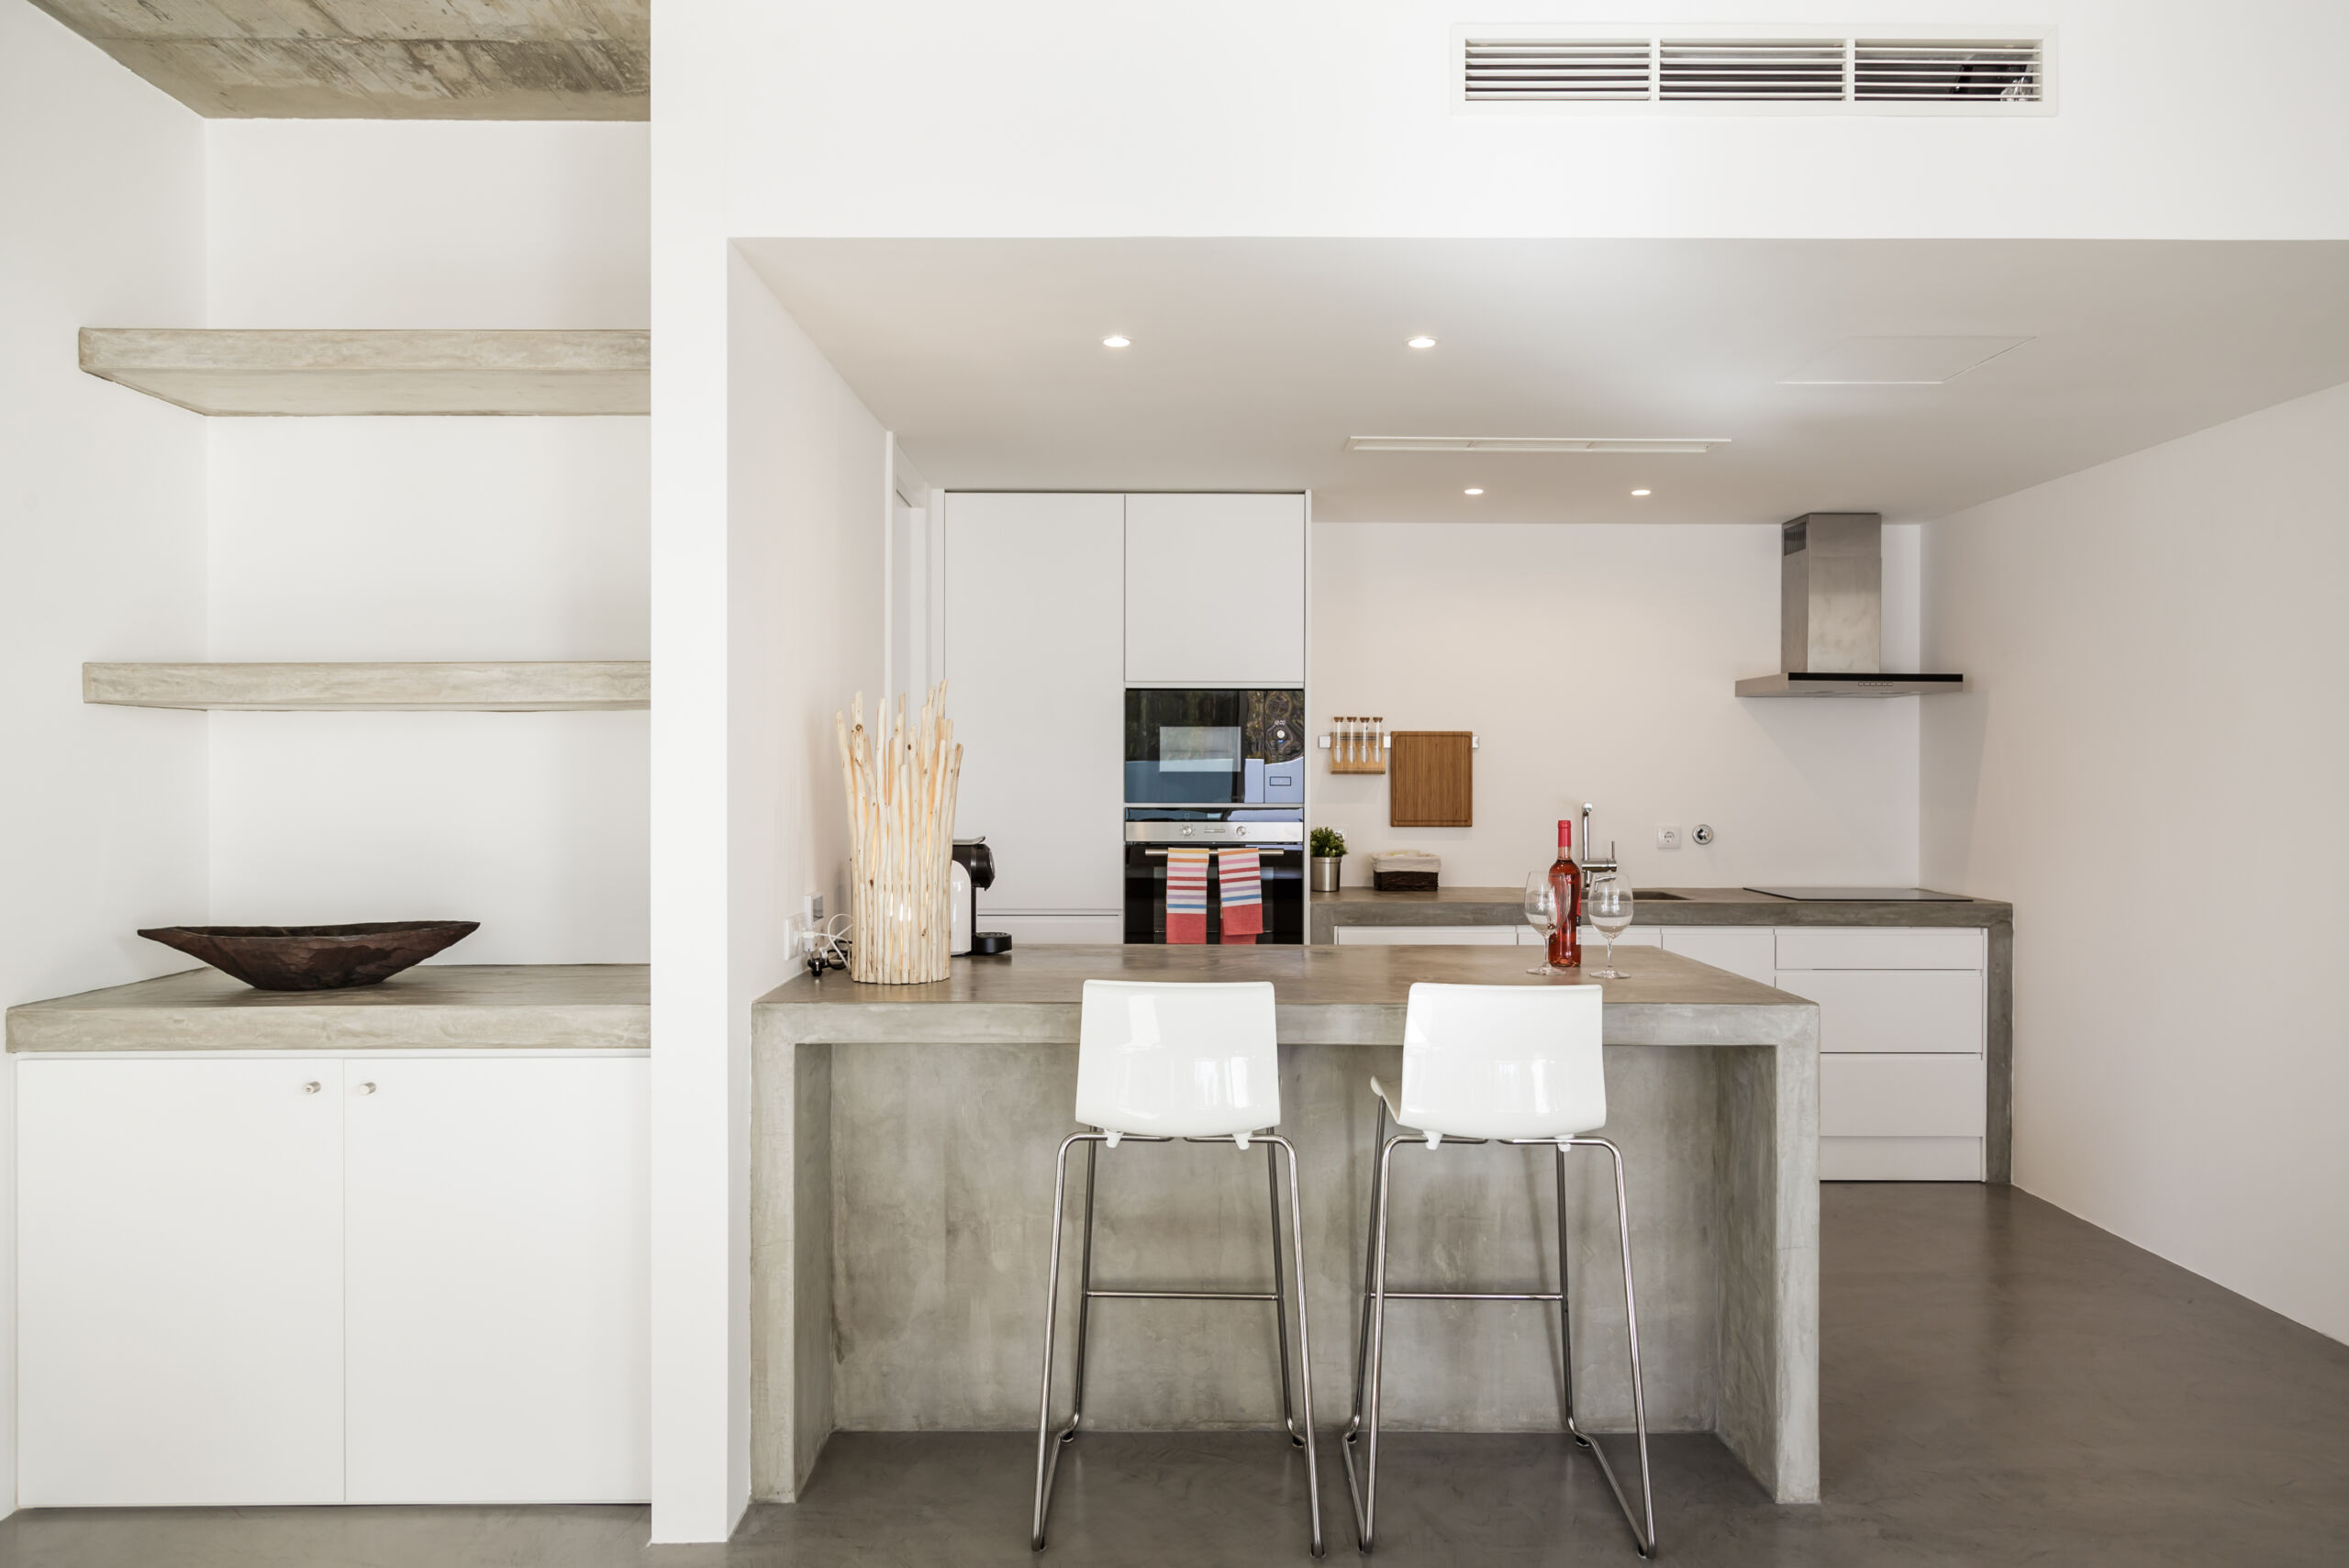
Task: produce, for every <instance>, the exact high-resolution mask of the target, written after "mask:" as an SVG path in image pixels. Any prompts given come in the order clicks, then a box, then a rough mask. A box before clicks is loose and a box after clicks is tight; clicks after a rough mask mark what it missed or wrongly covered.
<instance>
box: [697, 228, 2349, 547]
mask: <svg viewBox="0 0 2349 1568" xmlns="http://www.w3.org/2000/svg"><path fill="white" fill-rule="evenodd" d="M741 246H742V249H743V250H744V252H745V253H746V254H747V255H748V257H749V258H750V260H751V263H752V264H753V266H755V267H756V269H757V270H758V272H760V274H761V275H762V276H763V277H764V278H765V279H766V281H767V282H768V284H769V285H770V286H771V287H773V288H774V292H775V294H776V295H778V296H779V297H780V298H781V299H782V301H783V303H784V304H785V306H786V307H787V308H788V309H789V310H790V311H791V313H792V315H793V316H794V317H796V318H797V319H798V321H799V322H800V324H801V325H802V326H803V327H805V328H807V332H808V333H809V335H810V336H811V337H812V338H813V339H815V341H816V343H817V344H818V347H820V348H821V349H822V350H823V351H824V353H825V354H826V355H827V356H828V357H829V359H830V360H831V361H832V363H833V364H834V365H836V366H837V367H839V369H840V372H841V374H842V375H843V376H845V377H846V378H847V380H848V382H849V384H851V385H852V386H853V387H854V388H855V389H856V391H857V392H858V394H859V395H862V396H863V399H864V401H865V403H866V404H867V406H870V407H871V408H872V410H873V411H874V414H875V415H876V416H878V417H879V418H880V419H881V421H882V422H883V423H884V424H885V425H886V426H888V427H889V428H891V429H893V430H895V431H896V433H897V435H898V438H899V439H900V440H901V441H902V442H903V444H904V446H905V448H906V450H907V452H908V453H909V454H910V456H911V457H912V459H913V461H914V462H916V463H917V464H918V465H919V466H920V468H921V471H922V473H923V474H924V476H925V477H926V478H928V479H929V480H930V483H932V484H938V485H941V486H943V487H946V488H950V489H1072V490H1095V489H1106V490H1117V489H1135V490H1140V489H1170V490H1178V489H1279V490H1296V489H1310V490H1311V491H1313V492H1314V515H1315V516H1316V517H1317V518H1320V519H1323V520H1338V521H1356V522H1361V521H1424V520H1485V521H1505V522H1553V521H1554V522H1609V521H1631V520H1653V521H1659V522H1775V521H1778V520H1780V519H1782V518H1784V517H1792V516H1795V515H1797V514H1798V513H1801V512H1806V511H1810V510H1814V509H1816V510H1826V511H1876V512H1882V513H1884V514H1885V515H1886V516H1887V517H1891V518H1905V519H1917V518H1925V517H1940V516H1943V515H1944V514H1946V513H1949V512H1952V511H1955V510H1957V509H1959V508H1962V507H1965V506H1971V505H1973V504H1975V503H1976V502H1981V501H1987V500H1990V499H1992V498H1994V497H1996V496H1999V495H2007V494H2009V493H2010V492H2012V491H2015V490H2019V489H2022V488H2024V487H2025V486H2028V485H2032V484H2039V483H2041V482H2042V481H2044V480H2048V479H2053V478H2055V477H2057V476H2059V475H2062V474H2065V473H2073V472H2075V471H2076V470H2079V469H2082V468H2086V467H2088V466H2090V465H2091V464H2094V463H2098V462H2104V461H2107V460H2109V459H2111V458H2115V457H2119V456H2121V454H2123V453H2126V452H2130V451H2134V450H2139V449H2141V448H2143V447H2147V446H2151V445H2153V444H2154V443H2155V442H2158V441H2163V440H2166V439H2170V438H2172V437H2175V436H2180V435H2184V434H2186V433H2188V432H2189V431H2193V430H2198V429H2201V428H2205V427H2207V426H2210V425H2213V424H2217V423H2219V422H2221V421H2222V420H2225V419H2229V418H2232V417H2236V416H2238V415H2243V414H2247V413H2250V412H2252V411H2253V410H2254V409H2258V408H2263V407H2266V406H2269V405H2271V404H2274V403H2279V402H2282V401H2284V400H2285V399H2287V398H2290V397H2295V396H2298V395H2301V394H2304V393H2308V392H2313V391H2316V390H2318V389H2320V388H2322V387H2326V386H2331V385H2334V384H2339V383H2342V382H2344V381H2349V288H2344V287H2343V279H2344V277H2349V245H2344V244H2340V243H2332V242H2321V243H2320V242H2276V243H2268V242H2248V241H2238V242H2219V243H2192V242H2176V241H2146V242H2137V241H2110V240H2105V241H2098V240H2052V241H2051V240H2015V241H2005V240H1946V241H1943V240H1519V239H1008V240H1006V239H760V240H746V241H742V242H741ZM1113 332H1115V333H1123V334H1125V335H1126V336H1128V337H1130V338H1131V339H1132V340H1133V344H1132V347H1130V348H1128V349H1123V350H1110V349H1105V348H1103V347H1102V346H1101V341H1100V340H1101V339H1102V338H1103V337H1105V336H1107V335H1108V334H1110V333H1113ZM1418 333H1426V334H1428V335H1430V336H1432V337H1434V338H1435V339H1437V345H1436V347H1435V348H1434V349H1432V350H1412V349H1408V348H1407V347H1405V345H1404V340H1405V339H1408V338H1409V337H1411V336H1413V335H1414V334H1418ZM1887 337H1907V338H1924V339H1934V338H1943V339H1947V338H1976V339H2028V340H2027V341H2024V342H2022V343H2021V344H2020V345H2019V346H2016V347H2014V348H2011V349H2009V350H2006V351H2005V352H2002V353H1998V354H1997V355H1996V357H1994V358H1990V359H1988V360H1987V362H1983V363H1981V364H1979V365H1978V366H1976V368H1974V369H1971V370H1968V371H1965V372H1964V373H1961V374H1958V375H1957V376H1956V377H1955V379H1954V380H1951V381H1949V382H1946V383H1943V384H1927V385H1898V386H1853V385H1790V384H1782V380H1781V378H1784V377H1787V376H1789V375H1792V374H1795V373H1798V372H1800V371H1802V370H1803V368H1804V367H1805V366H1807V365H1812V364H1816V363H1819V362H1820V361H1822V360H1826V359H1832V358H1835V357H1837V356H1839V355H1841V356H1843V357H1847V358H1848V357H1851V356H1853V355H1854V354H1856V355H1857V357H1858V358H1859V359H1862V360H1865V359H1866V358H1867V357H1868V356H1867V346H1865V345H1861V346H1858V347H1857V348H1856V349H1854V346H1852V345H1848V344H1846V342H1845V339H1852V338H1887ZM1986 351H1987V350H1986ZM1960 357H1961V358H1965V357H1977V358H1978V357H1979V356H1978V354H1977V355H1975V356H1960ZM1397 435H1410V436H1602V437H1624V436H1635V437H1671V436H1706V437H1720V436H1726V437H1729V438H1731V445H1730V446H1728V447H1727V448H1725V449H1722V450H1716V451H1713V452H1711V453H1709V454H1706V455H1703V456H1620V455H1604V456H1600V455H1501V456H1495V455H1478V454H1473V453H1457V452H1443V453H1426V452H1410V453H1371V452H1348V451H1346V450H1343V449H1344V444H1345V440H1346V438H1347V437H1349V436H1397ZM1469 485H1479V486H1481V487H1482V488H1483V489H1484V492H1485V494H1484V495H1481V496H1478V497H1475V498H1473V499H1472V498H1470V497H1467V496H1464V495H1462V491H1463V489H1464V488H1465V487H1466V486H1469ZM1634 488H1646V489H1650V490H1652V491H1653V495H1650V496H1649V497H1647V498H1646V499H1644V500H1635V499H1633V498H1632V497H1631V494H1630V493H1631V490H1633V489H1634Z"/></svg>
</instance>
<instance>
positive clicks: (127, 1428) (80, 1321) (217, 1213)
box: [17, 1058, 343, 1508]
mask: <svg viewBox="0 0 2349 1568" xmlns="http://www.w3.org/2000/svg"><path fill="white" fill-rule="evenodd" d="M341 1072H342V1064H341V1063H340V1062H333V1061H317V1060H304V1059H299V1058H287V1059H278V1060H273V1061H266V1062H252V1061H233V1060H231V1061H222V1060H212V1061H187V1060H147V1061H103V1062H74V1061H61V1060H56V1059H39V1058H31V1059H26V1060H24V1061H21V1062H18V1063H17V1227H18V1229H17V1312H18V1318H17V1335H18V1339H17V1367H18V1375H19V1383H18V1396H17V1397H18V1407H17V1436H18V1449H17V1451H18V1461H17V1501H18V1502H19V1503H21V1504H22V1505H23V1506H24V1507H32V1508H47V1507H150V1506H158V1505H173V1504H177V1505H196V1506H204V1505H221V1504H267V1503H339V1502H340V1501H341V1500H342V1495H343V1492H342V1481H343V1473H342V1180H341V1178H342V1095H341V1082H342V1079H341Z"/></svg>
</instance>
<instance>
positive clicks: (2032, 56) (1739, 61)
mask: <svg viewBox="0 0 2349 1568" xmlns="http://www.w3.org/2000/svg"><path fill="white" fill-rule="evenodd" d="M1453 39H1454V41H1455V42H1456V43H1457V44H1458V45H1459V47H1460V50H1461V77H1460V82H1461V89H1462V93H1461V101H1462V102H1463V103H1464V104H1466V105H1472V106H1487V107H1505V106H1520V107H1531V108H1562V107H1570V106H1593V107H1595V108H1596V109H1598V111H1600V112H1617V113H1620V112H1625V107H1624V106H1630V105H1637V106H1642V110H1641V111H1638V112H1656V111H1659V110H1660V111H1664V112H1675V111H1687V112H1695V113H1703V112H1706V111H1707V110H1708V109H1709V108H1710V109H1712V110H1714V111H1715V112H1721V111H1727V112H1734V113H1742V114H1756V113H1759V114H1769V113H1793V114H1819V113H1851V114H1952V113H1956V114H1965V113H1992V114H2016V113H2024V114H2031V113H2038V114H2046V113H2049V112H2052V111H2051V106H2050V105H2049V98H2048V61H2047V54H2048V50H2049V45H2050V39H2048V38H2046V37H2041V38H2014V37H2007V38H1998V39H1965V38H1950V37H1947V36H1943V37H1931V36H1920V37H1917V38H1892V39H1882V38H1877V39H1864V38H1853V37H1849V36H1845V37H1840V38H1818V37H1812V38H1775V39H1774V38H1753V37H1751V36H1744V37H1740V36H1735V35H1733V34H1732V33H1731V32H1729V31H1728V30H1726V29H1723V30H1721V31H1720V33H1719V35H1718V36H1712V35H1709V34H1707V33H1706V32H1705V31H1703V30H1702V29H1698V30H1695V31H1692V32H1689V33H1683V34H1675V35H1673V36H1670V37H1661V36H1658V35H1656V34H1653V33H1642V32H1636V31H1632V30H1630V29H1609V28H1591V29H1589V30H1588V31H1586V32H1583V33H1580V34H1578V35H1577V36H1575V37H1571V38H1559V37H1555V36H1550V35H1546V34H1544V33H1542V32H1538V31H1535V30H1532V29H1526V30H1522V31H1519V30H1514V29H1509V28H1475V29H1473V30H1472V29H1467V28H1459V29H1455V30H1454V32H1453Z"/></svg>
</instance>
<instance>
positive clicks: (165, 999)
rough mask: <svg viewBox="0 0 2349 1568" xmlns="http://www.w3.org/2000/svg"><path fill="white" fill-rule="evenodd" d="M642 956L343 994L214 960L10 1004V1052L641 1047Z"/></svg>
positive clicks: (455, 968) (644, 1020) (448, 970)
mask: <svg viewBox="0 0 2349 1568" xmlns="http://www.w3.org/2000/svg"><path fill="white" fill-rule="evenodd" d="M651 1020H652V989H651V968H650V966H648V965H645V964H641V963H439V964H425V965H422V966H421V967H418V968H416V969H410V970H406V971H405V972H403V973H398V974H395V975H394V976H392V977H391V978H390V979H389V980H386V981H384V983H383V984H380V985H359V986H353V987H351V989H349V990H344V991H256V990H254V989H253V988H252V987H251V986H250V985H247V984H245V983H244V982H242V981H240V980H234V979H231V978H230V977H229V976H228V975H226V974H223V973H220V972H219V971H218V970H217V969H190V970H186V971H184V972H182V973H178V974H166V975H163V976H161V977H160V978H158V979H154V980H141V981H139V982H137V983H136V984H129V985H114V986H108V987H107V988H106V989H105V990H103V991H84V992H83V993H82V994H81V995H75V996H59V997H55V998H53V999H51V1000H50V1001H46V1002H28V1003H26V1004H25V1005H24V1006H17V1007H11V1008H9V1009H8V1049H9V1050H10V1051H349V1050H362V1049H380V1050H411V1051H413V1050H439V1049H446V1048H451V1047H459V1048H471V1049H481V1048H484V1047H495V1048H517V1047H520V1048H533V1049H562V1050H591V1049H592V1050H613V1051H641V1050H643V1049H645V1048H646V1047H647V1046H648V1045H649V1044H650V1043H651V1038H652V1028H651Z"/></svg>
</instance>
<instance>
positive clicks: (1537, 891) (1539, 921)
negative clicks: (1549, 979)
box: [1525, 866, 1565, 974]
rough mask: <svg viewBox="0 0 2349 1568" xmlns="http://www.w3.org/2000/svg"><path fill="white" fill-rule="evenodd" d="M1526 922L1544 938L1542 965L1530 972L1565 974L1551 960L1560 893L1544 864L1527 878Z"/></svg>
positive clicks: (1538, 935) (1537, 934) (1529, 971)
mask: <svg viewBox="0 0 2349 1568" xmlns="http://www.w3.org/2000/svg"><path fill="white" fill-rule="evenodd" d="M1525 923H1526V924H1527V925H1529V926H1531V927H1532V928H1533V934H1534V935H1535V936H1537V937H1540V938H1541V939H1542V967H1541V968H1539V969H1529V970H1527V971H1526V972H1525V973H1528V974H1563V973H1565V971H1564V970H1562V969H1559V968H1556V967H1555V966H1553V964H1552V963H1551V962H1550V936H1551V933H1552V932H1553V931H1555V930H1556V929H1558V895H1556V894H1555V893H1553V892H1552V891H1551V890H1550V868H1549V867H1548V866H1543V867H1542V869H1541V870H1540V871H1537V872H1534V873H1531V874H1529V875H1528V876H1527V877H1526V879H1525Z"/></svg>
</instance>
